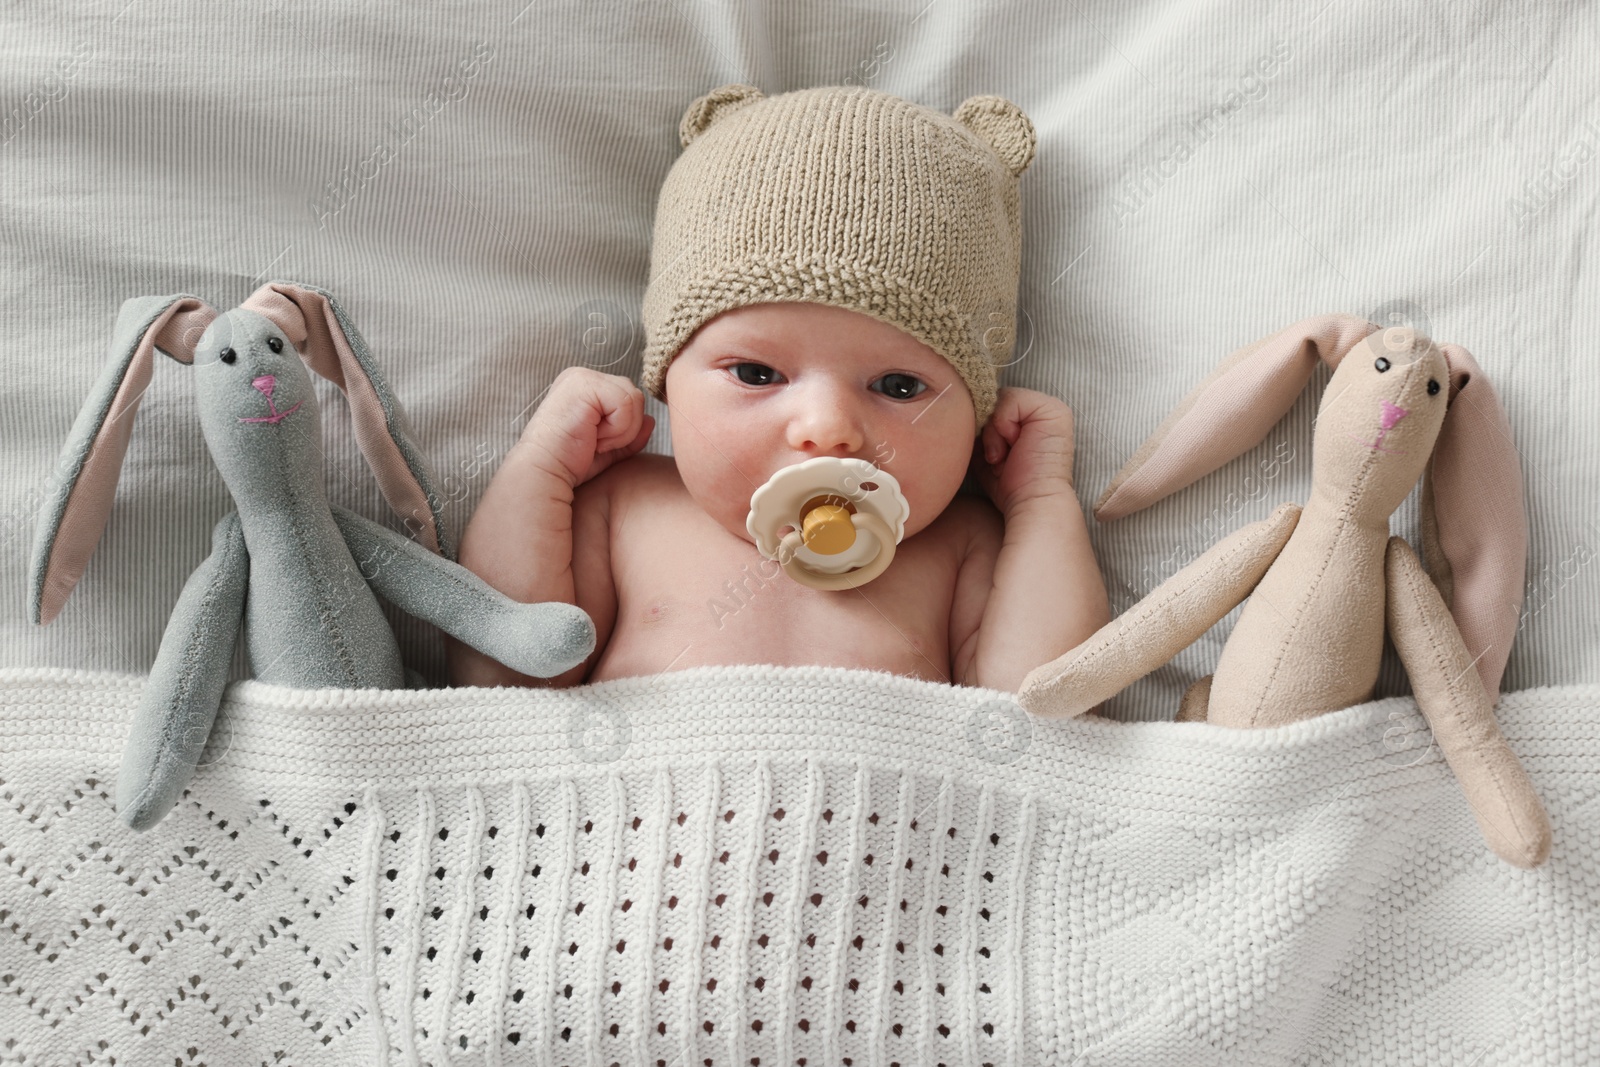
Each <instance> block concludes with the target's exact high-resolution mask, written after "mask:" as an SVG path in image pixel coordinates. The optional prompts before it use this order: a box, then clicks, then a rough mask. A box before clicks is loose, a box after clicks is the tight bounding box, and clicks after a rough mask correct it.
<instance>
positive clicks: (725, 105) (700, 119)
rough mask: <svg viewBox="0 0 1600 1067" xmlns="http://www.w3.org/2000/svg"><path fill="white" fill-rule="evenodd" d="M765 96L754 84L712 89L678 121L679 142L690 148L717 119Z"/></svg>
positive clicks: (691, 105)
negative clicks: (691, 143)
mask: <svg viewBox="0 0 1600 1067" xmlns="http://www.w3.org/2000/svg"><path fill="white" fill-rule="evenodd" d="M765 97H766V94H765V93H763V92H762V91H761V90H760V89H757V88H756V87H755V86H754V85H741V84H733V85H724V86H722V87H721V88H718V89H713V90H711V91H710V92H709V93H707V94H706V95H704V96H702V97H700V99H698V100H696V101H695V102H694V103H692V104H690V105H689V109H688V110H687V111H685V112H684V113H683V119H682V120H681V121H680V122H679V123H678V141H679V143H680V144H682V145H683V147H685V148H688V147H689V142H691V141H693V140H694V139H695V138H696V137H699V136H700V135H701V134H702V133H705V132H706V130H708V129H710V128H711V124H712V123H713V122H715V121H717V119H719V118H721V117H722V116H724V115H728V114H731V113H733V112H735V111H737V110H739V109H740V108H741V107H744V106H745V105H746V104H753V103H755V102H756V101H757V100H762V99H765Z"/></svg>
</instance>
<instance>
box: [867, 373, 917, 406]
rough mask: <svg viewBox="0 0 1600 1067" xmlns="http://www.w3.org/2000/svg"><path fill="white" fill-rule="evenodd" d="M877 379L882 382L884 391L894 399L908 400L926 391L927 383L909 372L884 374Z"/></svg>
mask: <svg viewBox="0 0 1600 1067" xmlns="http://www.w3.org/2000/svg"><path fill="white" fill-rule="evenodd" d="M878 381H880V382H882V383H883V384H884V392H885V393H886V394H887V395H889V396H891V397H893V398H894V399H896V400H910V399H911V398H913V397H916V396H920V395H921V394H922V393H924V392H926V391H927V388H928V386H927V383H925V382H923V381H922V380H921V379H919V378H913V377H912V376H911V375H909V374H885V375H884V376H883V377H882V378H879V379H878Z"/></svg>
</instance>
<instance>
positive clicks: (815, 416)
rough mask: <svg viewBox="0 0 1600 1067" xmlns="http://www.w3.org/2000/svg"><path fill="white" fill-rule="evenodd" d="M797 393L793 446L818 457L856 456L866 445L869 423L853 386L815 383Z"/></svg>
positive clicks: (791, 423)
mask: <svg viewBox="0 0 1600 1067" xmlns="http://www.w3.org/2000/svg"><path fill="white" fill-rule="evenodd" d="M808 386H809V387H808V388H806V389H803V390H796V393H797V394H798V395H796V396H795V398H794V401H795V405H796V409H795V412H794V415H793V416H792V417H791V419H790V421H789V444H790V446H791V447H792V448H794V449H795V450H796V451H797V452H806V453H809V454H811V455H818V456H841V457H842V456H852V455H855V454H856V453H858V452H860V451H861V450H862V448H863V447H864V445H865V443H866V436H867V431H866V428H865V425H866V420H865V419H864V418H863V417H862V412H861V411H860V410H859V409H860V398H858V397H857V396H855V395H854V393H853V392H852V390H853V389H854V388H855V387H854V385H853V384H852V383H848V382H833V381H831V380H830V381H821V380H814V381H813V382H810V383H808Z"/></svg>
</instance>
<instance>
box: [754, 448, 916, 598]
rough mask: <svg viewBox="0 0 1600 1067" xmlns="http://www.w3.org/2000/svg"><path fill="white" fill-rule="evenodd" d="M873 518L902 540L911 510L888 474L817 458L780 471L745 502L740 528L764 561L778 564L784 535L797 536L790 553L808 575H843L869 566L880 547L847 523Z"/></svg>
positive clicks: (861, 462) (848, 461)
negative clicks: (747, 507) (799, 540)
mask: <svg viewBox="0 0 1600 1067" xmlns="http://www.w3.org/2000/svg"><path fill="white" fill-rule="evenodd" d="M862 512H864V513H866V514H869V515H875V516H877V517H878V518H879V519H881V520H882V521H883V523H884V525H885V526H887V527H888V528H889V529H890V530H891V531H893V533H894V543H895V544H899V542H900V541H901V539H902V538H904V537H905V528H906V519H907V518H909V517H910V515H911V506H910V504H909V503H907V501H906V498H905V496H904V495H903V494H902V493H901V492H900V483H899V482H898V481H896V480H895V477H894V475H892V474H890V473H889V472H888V471H885V470H883V469H882V468H880V467H878V466H876V465H875V464H872V463H869V462H868V461H866V460H862V459H841V458H838V457H835V456H818V457H817V458H815V459H808V460H806V461H805V462H803V463H796V464H794V465H792V466H789V467H784V468H783V469H782V470H779V471H778V472H777V473H775V474H774V475H773V476H772V477H771V478H769V479H767V482H766V484H765V485H763V486H761V487H760V488H759V489H757V490H756V491H755V493H754V494H753V495H752V496H751V497H750V514H749V515H748V517H747V518H746V519H745V528H746V529H747V530H749V531H750V536H751V537H752V538H754V539H755V542H756V548H757V549H758V550H759V551H760V552H761V554H762V555H763V556H764V557H766V558H767V559H773V560H775V559H777V558H778V550H779V546H780V545H781V544H782V542H783V537H784V533H785V532H786V531H787V530H788V529H790V528H792V529H795V530H799V531H800V533H801V538H802V542H803V543H802V545H801V547H799V548H798V549H796V551H795V558H796V559H798V560H799V561H800V562H801V563H802V564H804V565H805V567H806V568H807V569H809V570H812V571H815V572H817V573H819V574H844V573H846V572H848V571H851V570H853V569H855V568H858V567H863V566H865V565H866V564H868V563H871V562H872V561H873V560H874V559H876V558H877V557H878V555H879V554H880V553H881V552H882V551H883V547H884V546H883V545H882V544H881V543H879V540H878V538H877V537H876V536H875V535H873V534H872V533H871V532H870V531H869V530H866V529H864V528H862V527H860V526H859V525H858V524H857V523H855V522H854V521H852V519H851V516H852V515H854V514H857V513H862Z"/></svg>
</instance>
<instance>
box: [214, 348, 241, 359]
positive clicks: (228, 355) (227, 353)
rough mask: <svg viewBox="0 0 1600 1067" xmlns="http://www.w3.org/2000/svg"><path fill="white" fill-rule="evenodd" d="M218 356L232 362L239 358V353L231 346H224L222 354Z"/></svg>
mask: <svg viewBox="0 0 1600 1067" xmlns="http://www.w3.org/2000/svg"><path fill="white" fill-rule="evenodd" d="M217 358H218V359H220V360H222V362H224V363H232V362H233V361H234V360H236V359H238V358H239V353H237V352H235V351H234V350H233V349H231V348H224V349H223V350H222V354H221V355H220V356H218V357H217Z"/></svg>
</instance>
